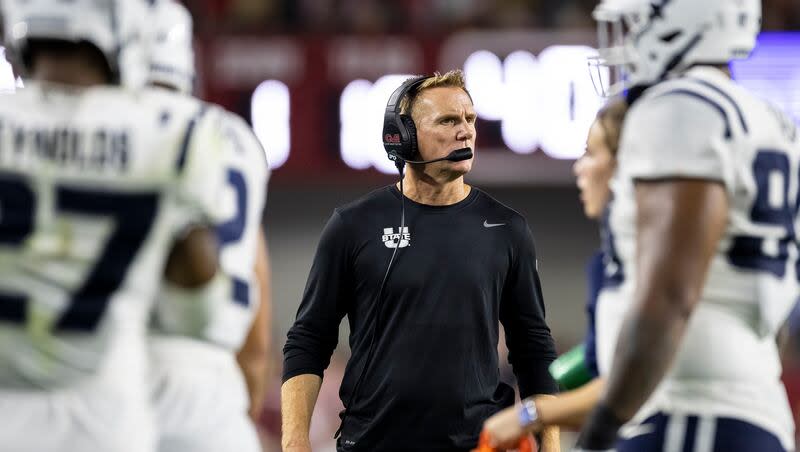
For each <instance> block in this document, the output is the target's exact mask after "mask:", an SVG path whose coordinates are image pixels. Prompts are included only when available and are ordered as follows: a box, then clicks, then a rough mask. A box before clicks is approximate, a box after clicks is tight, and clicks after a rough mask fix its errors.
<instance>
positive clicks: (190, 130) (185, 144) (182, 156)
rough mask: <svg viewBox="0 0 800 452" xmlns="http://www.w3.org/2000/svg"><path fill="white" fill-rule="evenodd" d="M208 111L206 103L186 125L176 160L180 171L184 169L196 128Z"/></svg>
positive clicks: (176, 166) (176, 167) (177, 168)
mask: <svg viewBox="0 0 800 452" xmlns="http://www.w3.org/2000/svg"><path fill="white" fill-rule="evenodd" d="M207 111H208V106H205V105H204V106H203V107H202V108H200V111H198V112H197V114H196V115H194V116H193V117H192V119H190V120H189V125H187V126H186V133H185V134H184V135H183V141H181V150H180V153H179V154H178V161H177V162H175V169H176V170H178V172H179V173H180V172H181V171H182V170H183V166H184V164H186V153H187V152H188V151H189V143H191V141H192V136H193V135H194V128H195V126H197V123H198V121H199V120H200V118H202V117H203V115H205V114H206V112H207Z"/></svg>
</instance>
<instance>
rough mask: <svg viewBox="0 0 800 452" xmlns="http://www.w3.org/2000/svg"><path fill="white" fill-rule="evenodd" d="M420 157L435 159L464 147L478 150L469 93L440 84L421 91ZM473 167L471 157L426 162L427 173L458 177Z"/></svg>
mask: <svg viewBox="0 0 800 452" xmlns="http://www.w3.org/2000/svg"><path fill="white" fill-rule="evenodd" d="M412 117H413V119H414V123H415V125H416V126H417V144H418V148H419V153H420V158H421V159H423V160H432V159H437V158H441V157H445V156H446V155H447V154H449V153H451V152H453V151H455V150H456V149H461V148H465V147H469V148H472V150H473V151H474V150H475V119H476V115H475V109H474V108H473V106H472V100H470V98H469V95H467V93H466V92H465V91H464V90H463V89H461V88H456V87H438V88H430V89H426V90H424V91H422V92H420V93H419V95H418V96H417V99H416V102H415V103H414V110H413V111H412ZM471 169H472V159H469V160H462V161H460V162H449V161H443V162H438V163H434V164H431V165H427V166H426V168H425V172H426V173H438V174H443V173H444V174H445V175H446V176H449V177H450V178H456V177H460V176H463V175H464V174H467V173H468V172H469V171H470V170H471Z"/></svg>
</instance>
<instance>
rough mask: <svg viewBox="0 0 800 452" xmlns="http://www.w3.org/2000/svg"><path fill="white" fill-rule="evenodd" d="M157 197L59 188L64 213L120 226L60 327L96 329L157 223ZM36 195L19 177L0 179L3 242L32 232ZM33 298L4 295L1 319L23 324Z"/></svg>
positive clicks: (0, 297) (16, 241) (73, 296)
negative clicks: (109, 220) (29, 302)
mask: <svg viewBox="0 0 800 452" xmlns="http://www.w3.org/2000/svg"><path fill="white" fill-rule="evenodd" d="M157 206H158V196H157V195H156V194H152V193H113V192H101V191H97V190H87V189H82V188H75V187H66V186H64V187H58V188H56V193H55V210H56V212H57V213H60V214H63V215H76V216H84V217H86V216H88V217H101V218H109V217H110V218H112V219H114V220H115V221H114V225H115V228H114V230H113V231H112V233H111V235H110V236H109V237H108V240H107V241H106V244H105V248H103V250H102V252H101V253H100V256H98V258H97V262H96V264H95V265H94V267H93V268H91V269H90V270H89V272H88V275H87V276H86V278H85V279H84V281H83V284H81V285H80V286H79V287H78V288H77V290H75V291H74V292H73V293H72V294H71V299H70V301H69V303H68V305H67V308H66V309H65V310H64V312H63V313H62V314H61V317H60V318H59V320H58V322H57V323H56V325H55V328H56V329H57V330H61V331H93V330H94V329H95V327H96V326H97V324H98V323H99V322H100V319H101V317H102V315H103V313H104V312H105V310H106V307H107V306H108V302H109V298H110V296H111V295H112V294H113V293H114V292H115V291H116V290H117V289H118V288H119V285H120V284H121V283H122V280H123V279H124V278H125V274H126V273H127V270H128V266H129V265H130V263H131V261H132V260H133V259H134V257H135V256H136V252H137V251H138V250H139V247H140V245H141V244H142V242H143V241H144V239H145V238H146V237H147V234H148V233H149V231H150V227H151V226H152V224H153V219H154V217H155V212H156V208H157ZM35 212H36V196H35V194H34V192H33V191H32V190H31V188H30V186H29V185H28V183H27V182H26V181H25V180H24V179H22V178H18V177H0V246H19V245H21V244H22V243H23V241H24V240H25V239H26V238H27V237H28V236H29V235H30V233H31V232H33V229H34V223H35ZM27 302H28V298H27V297H26V296H24V295H21V294H11V293H0V320H3V321H11V322H16V323H23V322H25V320H26V318H27V306H26V305H27Z"/></svg>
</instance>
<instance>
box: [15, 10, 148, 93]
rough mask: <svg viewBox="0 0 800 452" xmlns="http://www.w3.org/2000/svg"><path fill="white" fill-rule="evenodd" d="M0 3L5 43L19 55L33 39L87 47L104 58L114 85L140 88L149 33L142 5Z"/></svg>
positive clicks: (146, 15)
mask: <svg viewBox="0 0 800 452" xmlns="http://www.w3.org/2000/svg"><path fill="white" fill-rule="evenodd" d="M0 1H2V5H3V11H4V29H5V42H6V45H7V46H8V47H9V49H10V50H12V51H13V52H14V53H15V54H17V55H18V56H21V55H24V54H25V53H26V52H27V48H28V46H29V45H30V43H31V42H32V41H36V40H49V41H61V42H66V43H76V44H77V43H81V42H86V43H89V44H91V45H92V46H94V47H95V48H97V49H98V50H99V51H100V53H101V54H102V55H103V57H104V59H105V61H106V63H107V64H108V67H109V68H110V70H111V74H112V82H113V83H115V84H119V85H122V86H126V87H139V86H142V85H143V84H144V82H145V79H146V67H147V61H148V58H149V47H150V45H149V42H150V39H151V37H152V33H150V31H149V26H150V25H149V24H150V23H151V21H150V20H149V17H148V14H149V10H148V8H147V5H146V4H145V3H144V1H143V0H72V1H70V2H64V1H60V0H0Z"/></svg>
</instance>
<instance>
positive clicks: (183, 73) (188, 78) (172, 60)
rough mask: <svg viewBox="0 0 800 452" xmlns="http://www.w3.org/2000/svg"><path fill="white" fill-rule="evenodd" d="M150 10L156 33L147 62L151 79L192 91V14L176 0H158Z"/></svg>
mask: <svg viewBox="0 0 800 452" xmlns="http://www.w3.org/2000/svg"><path fill="white" fill-rule="evenodd" d="M153 14H154V16H155V30H154V31H155V36H154V40H153V51H152V54H151V60H150V66H149V67H150V83H159V84H162V85H167V86H169V87H172V88H175V89H176V90H178V91H180V92H182V93H185V94H191V93H192V91H193V90H194V80H195V63H194V49H193V47H192V16H191V15H190V14H189V11H187V10H186V8H185V7H184V6H183V5H181V4H180V3H178V2H177V1H175V0H157V1H156V2H155V3H154V5H153Z"/></svg>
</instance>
